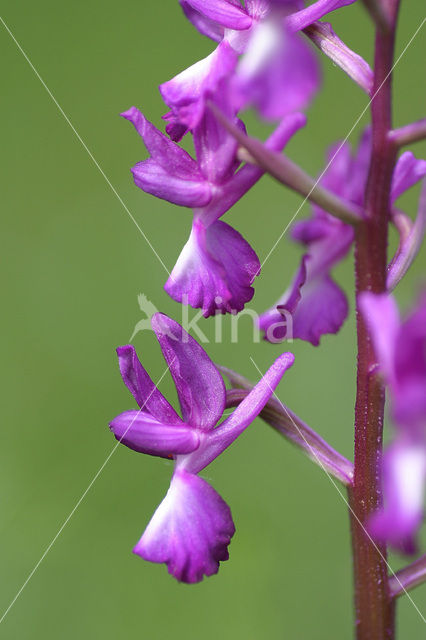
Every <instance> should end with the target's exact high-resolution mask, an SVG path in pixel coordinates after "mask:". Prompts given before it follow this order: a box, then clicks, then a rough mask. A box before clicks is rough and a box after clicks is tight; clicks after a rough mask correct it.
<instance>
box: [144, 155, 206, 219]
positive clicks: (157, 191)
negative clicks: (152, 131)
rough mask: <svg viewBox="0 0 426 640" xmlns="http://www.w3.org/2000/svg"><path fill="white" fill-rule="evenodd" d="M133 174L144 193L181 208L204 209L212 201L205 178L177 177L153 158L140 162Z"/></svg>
mask: <svg viewBox="0 0 426 640" xmlns="http://www.w3.org/2000/svg"><path fill="white" fill-rule="evenodd" d="M132 174H133V179H134V181H135V185H136V186H137V187H139V188H140V189H142V191H145V193H150V194H151V195H153V196H156V197H157V198H161V199H162V200H167V201H168V202H172V203H173V204H177V205H179V206H181V207H203V206H205V205H207V204H208V203H209V202H210V200H211V199H212V191H211V188H210V186H209V184H208V183H207V182H206V181H205V180H204V179H203V178H201V179H199V180H190V179H187V178H184V179H182V178H179V177H176V176H175V175H173V174H171V173H170V171H168V169H165V168H164V167H162V166H161V165H159V164H158V163H157V162H156V161H155V160H153V159H151V158H149V159H148V160H143V161H142V162H138V163H137V164H136V165H135V166H134V167H133V168H132Z"/></svg>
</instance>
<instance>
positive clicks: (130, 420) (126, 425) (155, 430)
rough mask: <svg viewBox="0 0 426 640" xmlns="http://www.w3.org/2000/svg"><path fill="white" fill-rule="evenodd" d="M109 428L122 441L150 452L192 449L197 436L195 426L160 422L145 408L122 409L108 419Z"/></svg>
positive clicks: (164, 455)
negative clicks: (117, 414) (110, 419)
mask: <svg viewBox="0 0 426 640" xmlns="http://www.w3.org/2000/svg"><path fill="white" fill-rule="evenodd" d="M110 429H111V431H112V432H113V434H114V435H115V437H116V438H117V440H118V441H119V442H120V443H121V444H124V445H126V447H129V449H133V451H138V452H139V453H148V454H149V455H151V456H160V457H162V458H170V457H171V456H174V455H178V454H184V453H190V452H191V451H194V450H195V449H196V448H197V447H198V445H199V443H200V438H199V436H198V434H197V432H196V431H195V430H194V429H191V428H190V427H187V426H176V424H163V423H162V422H158V420H155V418H153V417H152V416H151V415H150V414H149V413H146V412H144V411H125V412H124V413H121V414H120V415H119V416H117V417H116V418H114V420H112V422H110Z"/></svg>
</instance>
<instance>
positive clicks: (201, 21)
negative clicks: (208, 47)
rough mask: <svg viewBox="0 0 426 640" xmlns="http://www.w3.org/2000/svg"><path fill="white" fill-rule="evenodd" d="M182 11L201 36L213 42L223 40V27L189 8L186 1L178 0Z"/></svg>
mask: <svg viewBox="0 0 426 640" xmlns="http://www.w3.org/2000/svg"><path fill="white" fill-rule="evenodd" d="M179 3H180V5H181V7H182V10H183V12H184V14H185V16H186V17H187V18H188V20H189V21H190V22H191V23H192V24H193V25H194V27H195V28H196V29H197V31H199V32H200V33H201V34H202V35H203V36H207V38H211V39H212V40H214V41H215V42H220V41H221V40H222V38H223V34H224V27H223V26H222V25H220V24H218V23H217V22H215V21H214V20H211V19H210V18H207V17H206V16H204V15H203V14H202V13H200V12H199V11H196V10H195V9H193V8H192V7H191V5H190V4H189V3H188V2H187V0H179Z"/></svg>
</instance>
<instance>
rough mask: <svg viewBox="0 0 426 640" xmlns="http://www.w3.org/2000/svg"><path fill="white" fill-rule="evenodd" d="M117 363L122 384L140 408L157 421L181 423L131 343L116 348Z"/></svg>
mask: <svg viewBox="0 0 426 640" xmlns="http://www.w3.org/2000/svg"><path fill="white" fill-rule="evenodd" d="M117 355H118V364H119V367H120V373H121V376H122V378H123V381H124V384H125V385H126V387H127V388H128V389H129V391H130V393H131V394H132V396H133V397H134V399H135V400H136V402H137V403H138V405H139V407H140V408H141V409H144V410H145V411H148V412H149V413H150V414H151V415H152V416H153V417H154V418H156V419H157V420H158V421H159V422H164V423H165V424H182V420H181V419H180V417H179V416H178V414H177V413H176V411H175V410H174V409H173V407H172V406H171V405H170V404H169V402H168V401H167V400H166V398H165V397H164V396H163V394H162V393H161V391H159V389H157V387H156V385H155V384H154V383H153V381H152V380H151V378H150V377H149V375H148V373H147V371H145V369H144V368H143V366H142V365H141V363H140V361H139V358H138V356H137V355H136V351H135V349H134V347H133V346H132V345H131V344H128V345H126V346H124V347H118V348H117Z"/></svg>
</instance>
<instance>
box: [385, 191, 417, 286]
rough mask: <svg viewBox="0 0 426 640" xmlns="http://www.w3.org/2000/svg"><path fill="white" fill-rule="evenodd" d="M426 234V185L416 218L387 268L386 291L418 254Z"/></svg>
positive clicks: (399, 278) (398, 279)
mask: <svg viewBox="0 0 426 640" xmlns="http://www.w3.org/2000/svg"><path fill="white" fill-rule="evenodd" d="M425 233H426V183H425V184H424V185H423V188H422V192H421V194H420V202H419V210H418V213H417V218H416V221H415V223H414V225H413V226H412V228H411V229H410V231H409V233H408V234H407V235H406V237H403V238H402V237H401V239H400V246H399V247H398V251H397V253H396V255H395V257H394V258H393V260H392V262H391V264H390V265H389V267H388V275H387V280H386V285H387V289H388V291H392V290H393V289H395V287H396V285H397V284H398V283H399V282H400V281H401V280H402V278H403V277H404V276H405V274H406V273H407V271H408V269H409V268H410V267H411V265H412V264H413V262H414V260H415V258H416V256H417V254H418V253H419V251H420V249H421V246H422V243H423V239H424V236H425Z"/></svg>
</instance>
